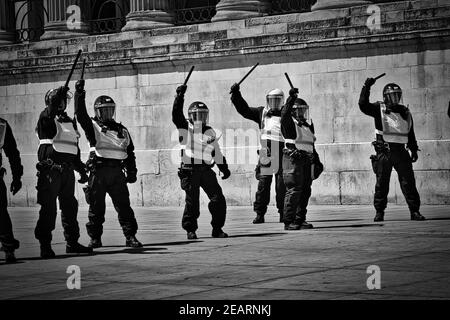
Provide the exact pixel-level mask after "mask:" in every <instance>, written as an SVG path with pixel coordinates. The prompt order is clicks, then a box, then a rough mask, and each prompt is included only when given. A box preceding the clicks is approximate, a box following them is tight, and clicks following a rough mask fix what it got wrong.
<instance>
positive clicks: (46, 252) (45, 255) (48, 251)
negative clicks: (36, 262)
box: [41, 243, 56, 259]
mask: <svg viewBox="0 0 450 320" xmlns="http://www.w3.org/2000/svg"><path fill="white" fill-rule="evenodd" d="M54 257H56V254H55V251H53V249H52V246H51V245H50V243H48V244H42V243H41V258H42V259H53V258H54Z"/></svg>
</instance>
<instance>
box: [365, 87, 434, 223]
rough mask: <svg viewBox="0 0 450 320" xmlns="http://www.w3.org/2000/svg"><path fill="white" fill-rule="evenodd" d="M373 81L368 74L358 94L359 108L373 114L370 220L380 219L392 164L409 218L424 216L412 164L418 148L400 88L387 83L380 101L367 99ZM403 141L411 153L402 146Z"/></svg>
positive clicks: (422, 218) (385, 201) (384, 204)
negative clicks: (372, 214) (372, 209)
mask: <svg viewBox="0 0 450 320" xmlns="http://www.w3.org/2000/svg"><path fill="white" fill-rule="evenodd" d="M374 83H375V79H373V78H368V79H367V80H366V81H365V83H364V86H363V88H362V90H361V95H360V98H359V108H360V109H361V111H362V112H363V113H364V114H366V115H368V116H371V117H373V118H374V121H375V132H376V141H374V142H373V143H372V144H373V146H374V148H375V151H376V155H372V156H371V160H372V167H373V171H374V173H375V174H376V177H377V182H376V185H375V198H374V206H375V210H376V215H375V218H374V221H383V220H384V210H385V209H386V206H387V196H388V193H389V180H390V178H391V172H392V168H395V170H396V171H397V173H398V179H399V182H400V188H401V190H402V192H403V195H404V196H405V198H406V202H407V203H408V207H409V210H410V213H411V220H418V221H421V220H425V217H424V216H422V215H421V214H420V212H419V208H420V197H419V193H418V192H417V189H416V181H415V178H414V171H413V166H412V164H413V163H414V162H416V161H417V158H418V155H417V151H418V150H419V148H418V146H417V140H416V136H415V134H414V125H413V119H412V115H411V112H410V111H409V109H408V108H407V107H405V106H404V105H402V104H401V101H402V90H401V88H400V87H399V86H398V85H397V84H395V83H389V84H387V85H386V86H385V87H384V89H383V101H382V102H375V103H370V102H369V96H370V88H371V86H372V85H373V84H374ZM405 145H406V147H407V149H408V150H409V151H410V152H411V155H410V154H409V153H408V151H407V150H406V149H405Z"/></svg>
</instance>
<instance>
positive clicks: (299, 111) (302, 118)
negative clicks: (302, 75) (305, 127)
mask: <svg viewBox="0 0 450 320" xmlns="http://www.w3.org/2000/svg"><path fill="white" fill-rule="evenodd" d="M292 116H293V117H294V119H295V120H297V121H298V122H308V121H309V120H310V118H309V106H308V104H307V103H306V101H305V100H303V99H300V98H297V99H295V102H294V105H293V106H292Z"/></svg>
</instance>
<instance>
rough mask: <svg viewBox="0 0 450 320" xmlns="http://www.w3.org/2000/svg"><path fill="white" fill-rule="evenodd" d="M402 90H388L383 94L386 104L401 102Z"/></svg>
mask: <svg viewBox="0 0 450 320" xmlns="http://www.w3.org/2000/svg"><path fill="white" fill-rule="evenodd" d="M401 101H402V91H401V90H388V91H386V92H385V94H384V102H385V103H386V104H387V105H397V104H401Z"/></svg>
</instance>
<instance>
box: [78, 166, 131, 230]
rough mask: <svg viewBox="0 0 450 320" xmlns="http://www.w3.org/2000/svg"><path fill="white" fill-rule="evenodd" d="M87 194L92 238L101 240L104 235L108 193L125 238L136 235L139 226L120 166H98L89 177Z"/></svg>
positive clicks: (87, 225) (88, 225)
mask: <svg viewBox="0 0 450 320" xmlns="http://www.w3.org/2000/svg"><path fill="white" fill-rule="evenodd" d="M87 192H88V195H87V200H88V203H89V222H88V223H87V224H86V229H87V233H88V235H89V236H90V237H91V238H94V239H100V238H101V236H102V234H103V223H104V222H105V212H106V205H105V197H106V194H107V193H108V194H109V196H110V197H111V200H112V202H113V205H114V208H115V209H116V211H117V214H118V218H119V223H120V226H121V227H122V231H123V234H124V235H125V237H131V236H134V235H136V233H137V230H138V225H137V221H136V218H135V216H134V211H133V209H131V205H130V193H129V191H128V186H127V182H126V179H125V174H124V173H123V171H122V168H121V167H120V166H110V167H108V166H98V167H97V168H96V169H95V172H93V173H91V175H90V177H89V183H88V191H87Z"/></svg>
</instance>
